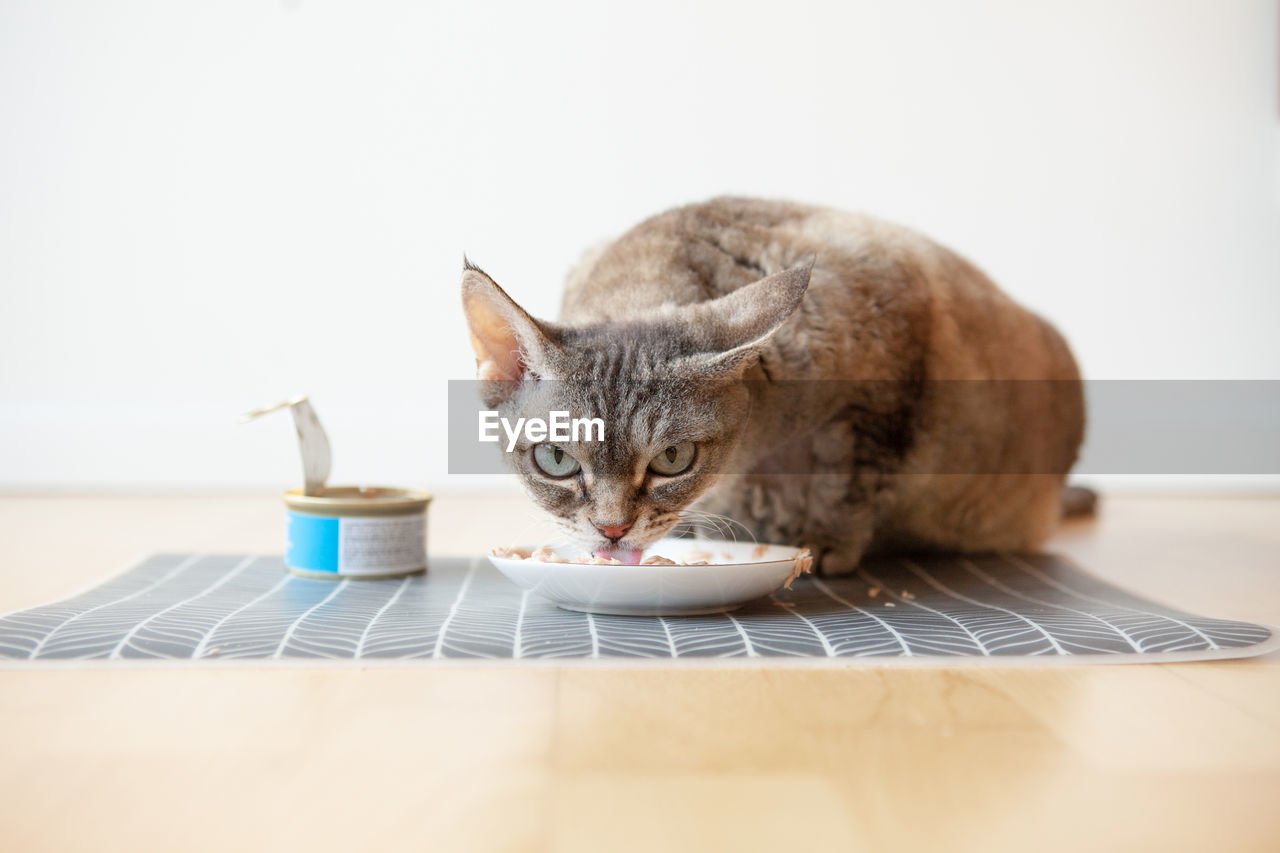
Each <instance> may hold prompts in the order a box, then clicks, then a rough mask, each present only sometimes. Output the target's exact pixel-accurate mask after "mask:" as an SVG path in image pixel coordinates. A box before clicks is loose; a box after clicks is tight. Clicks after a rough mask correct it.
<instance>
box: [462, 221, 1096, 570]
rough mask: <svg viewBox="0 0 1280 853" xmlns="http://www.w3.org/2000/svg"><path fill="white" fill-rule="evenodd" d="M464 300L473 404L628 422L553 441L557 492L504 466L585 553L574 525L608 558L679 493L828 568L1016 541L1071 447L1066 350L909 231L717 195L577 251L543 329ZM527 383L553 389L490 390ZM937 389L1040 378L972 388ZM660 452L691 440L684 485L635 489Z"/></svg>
mask: <svg viewBox="0 0 1280 853" xmlns="http://www.w3.org/2000/svg"><path fill="white" fill-rule="evenodd" d="M762 280H763V281H762ZM806 285H807V287H806ZM463 292H464V302H465V303H466V304H467V306H468V320H469V322H470V324H471V328H472V338H473V343H474V344H475V346H476V351H477V358H478V361H479V364H480V376H481V378H482V379H490V380H495V381H496V380H507V381H506V383H505V384H504V383H502V382H497V384H494V385H493V388H492V390H491V391H490V394H491V396H492V401H491V402H492V403H493V404H494V405H498V406H499V407H500V408H504V409H506V410H508V411H511V412H512V413H513V414H514V415H517V416H518V415H519V413H520V412H521V411H526V410H527V411H535V410H537V409H538V407H540V406H549V405H552V404H553V403H554V404H555V405H557V406H558V407H561V408H564V407H566V406H568V407H570V408H571V409H572V410H574V411H575V412H577V411H581V412H591V413H594V414H603V415H604V416H605V417H606V422H607V423H610V424H614V423H616V424H626V425H627V427H628V429H627V431H626V432H625V434H623V435H618V436H616V438H615V437H611V439H612V440H611V441H610V442H609V445H610V446H609V447H608V448H590V447H576V448H566V449H568V450H570V452H573V453H574V454H575V455H579V454H580V457H579V458H581V459H582V461H583V467H584V469H589V470H584V475H583V476H582V477H581V478H580V479H581V480H582V482H581V483H577V484H575V486H574V487H573V488H567V487H566V485H565V484H564V483H549V482H546V478H544V477H541V476H540V475H539V472H538V471H537V469H536V468H533V467H532V466H530V465H529V464H528V461H527V456H523V455H522V454H523V453H524V451H525V450H527V448H523V449H522V448H518V449H517V454H516V455H515V457H513V461H514V462H515V464H516V468H517V472H518V473H519V474H520V475H521V478H522V480H523V481H524V483H525V485H526V487H527V489H528V490H529V492H530V494H531V496H532V497H533V499H534V500H535V501H536V502H538V503H539V504H540V505H542V506H543V507H544V508H546V509H548V510H549V511H550V512H551V513H552V514H553V515H554V516H556V517H557V518H559V519H560V520H561V521H562V522H563V524H564V529H565V532H566V534H568V535H570V536H571V537H574V538H578V539H580V540H582V541H583V543H584V544H587V545H589V546H598V545H599V544H600V543H599V541H597V540H598V536H597V535H596V534H595V533H594V527H593V525H594V524H596V523H600V522H601V521H602V520H605V519H607V520H608V521H609V522H611V523H612V522H613V521H617V520H633V519H634V520H635V523H636V529H635V530H634V531H633V533H632V534H631V539H630V541H627V542H624V543H623V544H624V545H635V546H638V547H643V545H644V544H647V542H648V541H652V540H653V539H656V538H657V537H658V536H660V535H662V533H664V532H666V531H667V530H669V529H670V528H671V527H672V526H673V525H674V524H675V522H676V520H678V518H679V513H680V512H681V511H682V510H683V509H685V508H686V507H688V506H690V504H691V503H694V501H695V500H696V504H694V506H696V508H697V509H700V510H707V511H710V512H714V513H719V514H723V515H727V516H729V517H730V518H732V519H734V520H736V521H738V522H740V523H742V524H744V525H745V526H747V527H748V528H750V529H751V531H752V532H753V533H754V535H756V536H757V537H758V538H759V539H760V540H761V541H770V542H789V543H792V544H795V545H807V546H810V547H812V548H814V550H815V553H816V554H818V555H819V565H820V568H821V570H822V571H824V572H826V573H835V574H838V573H843V572H847V571H850V570H852V568H853V567H854V566H855V565H856V564H857V562H858V560H859V559H860V558H861V557H862V555H863V554H864V553H866V552H867V551H868V550H872V549H875V550H891V549H917V548H937V549H947V550H956V551H968V552H975V551H1018V550H1025V549H1029V548H1033V547H1035V546H1036V545H1038V544H1039V543H1040V542H1042V541H1043V540H1044V538H1045V537H1046V536H1047V535H1048V534H1049V532H1050V531H1051V530H1052V529H1053V527H1054V525H1055V523H1056V522H1057V520H1058V518H1059V516H1060V514H1061V502H1060V494H1061V488H1062V483H1063V478H1064V476H1065V474H1066V473H1067V471H1068V470H1069V469H1070V468H1071V466H1072V464H1073V463H1074V461H1075V458H1076V454H1077V451H1078V448H1079V445H1080V442H1081V440H1082V437H1083V430H1084V406H1083V397H1082V391H1081V386H1080V377H1079V372H1078V369H1077V367H1076V364H1075V361H1074V359H1073V358H1072V355H1071V352H1070V350H1069V349H1068V347H1067V345H1066V343H1065V341H1064V340H1063V339H1062V337H1061V336H1060V335H1059V334H1058V333H1057V332H1056V331H1055V330H1054V329H1053V328H1052V327H1051V326H1050V325H1049V324H1048V323H1046V322H1045V321H1043V320H1042V319H1040V318H1039V317H1037V316H1036V315H1034V314H1032V313H1031V312H1029V311H1027V310H1026V309H1024V308H1022V307H1020V306H1019V305H1017V304H1016V303H1015V302H1013V300H1011V299H1010V298H1009V297H1008V296H1006V295H1005V294H1004V293H1002V292H1001V291H1000V290H999V289H998V288H996V286H995V285H994V284H993V283H992V282H991V281H990V280H989V279H988V278H987V277H986V276H984V275H983V274H982V272H981V271H979V270H978V269H977V268H975V267H974V266H973V265H972V264H970V263H968V262H967V261H966V260H965V259H963V258H962V257H960V256H959V255H957V254H955V253H954V252H952V251H950V250H949V249H947V248H945V247H943V246H941V245H939V244H937V243H935V242H933V241H931V240H929V239H927V238H926V237H924V236H922V235H920V234H918V233H916V232H914V231H911V230H909V229H906V228H903V227H900V226H896V225H891V224H888V223H885V222H881V221H879V220H876V219H873V218H871V217H868V216H864V215H858V214H851V213H844V212H840V211H835V210H829V209H823V208H818V207H811V206H806V205H800V204H792V203H786V202H776V201H762V200H754V199H740V198H718V199H714V200H711V201H709V202H705V203H702V204H694V205H689V206H686V207H681V208H677V209H675V210H671V211H668V212H666V213H662V214H660V215H658V216H655V217H653V218H651V219H649V220H647V221H645V222H643V223H641V224H640V225H638V226H636V227H635V228H633V229H632V230H631V231H629V232H627V233H626V234H624V235H622V236H621V237H619V238H618V239H617V240H615V241H613V242H612V243H609V244H607V245H605V246H602V247H599V248H598V249H596V250H594V251H592V252H591V253H589V254H588V255H587V256H585V257H584V258H583V260H582V262H581V263H580V264H579V265H578V267H577V268H576V269H574V270H573V271H572V272H571V274H570V275H569V277H568V281H567V284H566V288H565V294H564V301H563V307H562V311H561V316H560V319H559V321H558V322H557V323H554V324H553V323H546V322H542V321H537V320H534V319H533V318H530V317H528V315H527V314H524V312H523V311H521V310H520V309H519V308H518V306H515V304H514V302H510V300H509V298H508V297H506V295H505V294H504V293H503V292H502V291H501V289H500V288H498V287H497V286H496V284H494V283H493V282H492V281H491V280H490V279H489V278H488V277H487V276H485V275H484V274H483V273H482V272H480V271H478V270H474V269H470V268H469V269H467V270H466V271H465V272H464V279H463ZM507 303H510V304H509V305H508V304H507ZM495 330H496V331H495ZM504 335H505V337H504ZM504 349H505V350H507V352H506V353H505V354H504V353H503V352H502V351H503V350H504ZM508 356H510V358H508ZM513 374H514V375H513ZM533 377H540V378H546V379H561V380H565V381H563V382H560V383H550V382H546V383H536V382H519V383H516V384H512V382H511V381H510V380H514V379H530V378H533ZM941 380H1051V381H1047V382H1031V383H1025V384H1019V386H1018V387H1019V388H1020V389H1021V390H1020V391H1019V393H1013V394H975V393H973V392H972V390H971V389H972V387H973V386H972V384H971V383H969V382H964V381H956V382H949V381H941ZM540 384H541V385H542V386H544V387H542V388H538V387H537V386H539V385H540ZM682 436H688V439H687V440H697V441H700V444H699V448H700V453H704V455H703V456H702V457H701V458H700V461H699V470H698V471H696V472H694V473H693V474H691V475H690V476H689V477H687V478H685V479H686V480H687V482H685V483H683V484H673V483H670V482H665V481H663V482H657V483H656V484H655V483H653V482H650V480H649V479H647V478H646V476H645V473H644V466H645V464H647V460H648V459H649V458H651V454H652V453H654V452H656V451H655V450H654V448H655V447H657V448H658V449H661V448H660V446H659V445H660V444H661V443H662V442H666V441H675V440H681V437H682ZM704 447H705V452H704V451H703V448H704ZM646 454H650V455H646ZM950 472H970V473H950ZM1023 472H1026V473H1023ZM673 486H679V487H678V488H673Z"/></svg>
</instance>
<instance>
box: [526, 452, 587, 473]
mask: <svg viewBox="0 0 1280 853" xmlns="http://www.w3.org/2000/svg"><path fill="white" fill-rule="evenodd" d="M533 464H534V465H537V466H538V470H539V471H541V472H542V473H544V474H546V475H547V476H548V477H572V476H573V475H574V474H576V473H578V471H579V470H581V468H582V466H581V465H579V464H578V460H577V459H574V458H573V457H572V456H570V455H569V454H568V453H565V452H564V450H563V449H562V448H559V447H556V446H555V445H554V444H539V445H536V446H535V447H534V448H533Z"/></svg>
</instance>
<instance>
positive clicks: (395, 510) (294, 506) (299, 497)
mask: <svg viewBox="0 0 1280 853" xmlns="http://www.w3.org/2000/svg"><path fill="white" fill-rule="evenodd" d="M430 502H431V493H430V492H428V491H426V490H425V489H414V488H401V487H397V486H326V487H325V488H324V490H323V491H322V492H321V493H320V494H318V495H307V494H303V490H302V489H290V490H289V491H287V492H285V493H284V503H285V506H287V507H288V508H289V509H291V510H293V511H294V512H303V513H307V514H308V515H412V514H414V513H419V512H425V511H426V509H427V504H429V503H430Z"/></svg>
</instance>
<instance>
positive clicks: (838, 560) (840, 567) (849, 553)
mask: <svg viewBox="0 0 1280 853" xmlns="http://www.w3.org/2000/svg"><path fill="white" fill-rule="evenodd" d="M861 561H862V551H861V550H858V551H853V550H849V549H845V548H839V549H827V550H824V551H822V552H820V553H819V555H818V558H817V561H816V562H817V568H818V574H819V575H821V576H822V577H824V578H837V577H840V576H841V575H848V574H853V570H854V569H856V568H857V567H858V563H860V562H861Z"/></svg>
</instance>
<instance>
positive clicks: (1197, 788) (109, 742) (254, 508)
mask: <svg viewBox="0 0 1280 853" xmlns="http://www.w3.org/2000/svg"><path fill="white" fill-rule="evenodd" d="M526 513H527V510H526V508H525V507H524V505H523V504H522V503H520V502H517V501H512V500H508V499H494V498H476V499H459V498H452V499H448V500H443V499H442V500H439V501H437V502H436V505H435V506H433V508H432V521H431V534H430V535H431V542H432V550H433V552H436V553H445V552H451V553H456V552H468V551H475V550H478V549H481V548H483V547H485V546H487V545H488V544H491V543H490V539H491V538H492V531H493V530H495V529H503V526H504V525H507V526H509V525H511V524H516V523H517V522H519V521H521V520H522V519H523V518H524V517H525V515H526ZM280 531H281V517H280V508H279V506H278V505H277V503H276V501H275V500H273V499H269V498H176V499H175V498H163V499H159V498H155V499H143V498H102V497H95V498H66V497H58V498H17V497H14V498H0V557H2V558H3V559H2V560H0V611H8V610H12V609H15V608H19V607H24V606H28V605H32V604H37V603H42V602H44V601H47V600H50V599H54V598H57V597H60V596H64V595H66V594H68V593H70V592H72V591H75V590H76V589H78V588H81V587H83V586H87V585H89V584H91V583H93V582H94V581H95V580H97V579H99V578H101V577H102V576H103V575H105V574H107V573H108V572H111V571H113V570H115V569H118V568H121V567H123V566H125V565H127V564H128V563H129V562H130V561H131V560H132V559H133V558H134V557H136V556H139V555H141V554H143V553H146V552H150V551H160V550H183V551H192V550H215V551H274V552H278V551H279V550H280ZM1052 547H1053V549H1054V550H1057V551H1059V552H1063V553H1066V554H1068V555H1071V556H1072V557H1074V558H1075V559H1076V560H1077V562H1079V563H1080V564H1082V565H1083V566H1085V567H1086V568H1088V569H1090V570H1092V571H1095V572H1097V573H1099V574H1102V575H1105V576H1107V577H1109V578H1111V579H1112V580H1114V581H1115V582H1117V583H1120V584H1122V585H1127V586H1129V587H1131V588H1134V589H1137V590H1140V591H1142V592H1143V593H1144V594H1146V595H1150V596H1151V597H1154V598H1156V599H1158V600H1162V601H1165V602H1167V603H1170V604H1173V605H1175V606H1180V607H1183V608H1187V609H1191V610H1195V611H1199V612H1203V613H1205V614H1207V615H1213V616H1223V617H1234V618H1240V619H1249V620H1255V621H1262V622H1268V623H1272V624H1280V558H1278V557H1277V554H1280V500H1274V499H1273V500H1265V499H1227V498H1216V499H1186V498H1183V499H1139V498H1121V497H1109V498H1107V499H1105V500H1104V504H1103V507H1102V514H1101V517H1100V518H1099V519H1098V520H1097V521H1095V522H1088V523H1077V524H1073V525H1071V526H1068V527H1066V528H1064V529H1063V531H1062V532H1061V533H1060V535H1059V536H1058V537H1057V538H1056V539H1055V541H1054V542H1053V543H1052ZM1278 803H1280V658H1277V657H1276V656H1271V657H1269V658H1261V659H1254V660H1249V661H1239V662H1225V663H1211V664H1209V663H1206V664H1172V665H1168V664H1166V665H1142V666H1096V667H1086V666H1065V667H969V668H943V667H938V668H924V667H913V668H892V667H883V668H877V667H858V668H836V667H832V668H829V669H812V668H804V669H780V668H763V667H761V668H733V669H717V668H715V667H714V666H710V667H706V668H685V667H682V668H678V669H677V668H672V669H655V668H645V669H628V668H626V667H621V666H620V667H616V668H590V669H588V668H572V669H568V668H567V669H552V668H521V667H515V666H512V667H498V668H495V667H492V666H488V667H483V668H481V667H477V668H468V667H465V666H463V667H457V666H451V667H448V668H443V667H431V666H417V667H411V668H403V669H400V668H376V669H375V668H370V669H363V670H362V669H253V668H244V669H239V668H236V669H219V670H200V669H196V668H195V667H188V668H173V669H134V670H122V669H115V670H92V669H89V670H51V671H36V670H21V671H14V670H9V671H0V804H2V805H0V849H3V850H6V851H8V850H12V851H36V850H57V851H68V850H93V851H103V850H117V849H118V850H139V849H141V850H151V849H156V850H166V851H168V850H182V851H198V850H217V851H226V850H239V849H247V850H269V849H279V850H306V851H325V850H341V851H353V850H358V851H368V850H428V849H429V850H439V851H443V850H462V851H485V850H544V849H546V850H550V849H555V850H572V851H576V850H582V851H613V850H646V851H654V850H657V851H680V850H691V851H693V850H697V851H701V850H710V849H722V848H733V849H738V850H742V849H748V850H766V849H767V850H784V849H785V850H800V851H810V850H814V851H820V850H841V851H847V850H857V849H867V850H912V849H921V850H930V849H931V850H947V851H950V850H976V849H982V850H1006V849H1033V850H1037V851H1039V850H1068V849H1071V850H1080V849H1084V850H1098V849H1139V850H1150V849H1157V848H1159V849H1163V850H1232V851H1239V850H1276V849H1280V809H1278V808H1277V804H1278Z"/></svg>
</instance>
